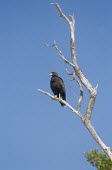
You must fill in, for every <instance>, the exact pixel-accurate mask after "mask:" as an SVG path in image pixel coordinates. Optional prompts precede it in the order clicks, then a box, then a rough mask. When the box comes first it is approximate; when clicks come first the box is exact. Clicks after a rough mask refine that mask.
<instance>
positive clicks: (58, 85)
mask: <svg viewBox="0 0 112 170" xmlns="http://www.w3.org/2000/svg"><path fill="white" fill-rule="evenodd" d="M49 75H50V76H52V77H51V81H50V86H51V89H52V91H53V93H54V95H56V97H58V98H61V99H63V100H65V101H66V90H65V85H64V82H63V80H62V79H61V78H60V77H59V76H58V74H57V73H55V72H51V73H50V74H49ZM60 104H61V106H65V105H64V104H63V103H62V102H60Z"/></svg>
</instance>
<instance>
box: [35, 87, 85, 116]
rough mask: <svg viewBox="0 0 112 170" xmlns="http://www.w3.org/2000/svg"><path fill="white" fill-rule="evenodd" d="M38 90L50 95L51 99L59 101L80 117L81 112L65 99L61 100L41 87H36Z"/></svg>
mask: <svg viewBox="0 0 112 170" xmlns="http://www.w3.org/2000/svg"><path fill="white" fill-rule="evenodd" d="M37 90H38V91H39V92H41V93H43V94H45V95H47V96H49V97H51V99H53V100H58V101H61V102H62V103H63V104H65V105H66V106H67V107H68V108H69V109H70V110H71V111H72V112H74V113H75V114H76V115H78V116H79V117H80V118H81V117H82V114H81V113H80V112H79V111H77V110H75V109H74V108H73V107H72V106H71V105H70V104H69V103H67V102H66V101H65V100H62V99H59V98H56V97H55V96H52V95H51V94H50V93H48V92H46V91H43V90H41V89H37Z"/></svg>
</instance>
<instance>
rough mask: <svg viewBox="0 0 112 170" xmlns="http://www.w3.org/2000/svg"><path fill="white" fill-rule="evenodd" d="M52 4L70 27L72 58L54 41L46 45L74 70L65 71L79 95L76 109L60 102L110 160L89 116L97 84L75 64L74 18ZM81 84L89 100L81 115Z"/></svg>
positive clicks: (111, 154)
mask: <svg viewBox="0 0 112 170" xmlns="http://www.w3.org/2000/svg"><path fill="white" fill-rule="evenodd" d="M52 5H55V7H56V8H57V10H58V12H59V14H60V17H62V18H63V19H64V20H65V21H66V22H67V23H68V26H69V28H70V50H71V58H72V62H70V61H68V60H67V59H66V58H65V56H64V54H63V53H62V52H61V50H60V49H59V48H58V46H57V44H56V42H54V44H53V45H47V44H46V45H47V46H48V47H55V49H56V50H57V51H58V54H59V56H60V57H61V58H62V60H63V61H64V62H65V63H67V64H69V65H70V66H71V67H72V68H73V70H74V72H73V73H69V72H68V71H67V70H66V71H67V73H68V74H69V75H73V79H74V80H75V81H76V82H77V83H78V85H79V89H80V96H79V99H78V107H77V109H74V108H73V107H72V106H71V105H70V104H69V103H67V102H66V101H64V100H62V99H60V100H61V102H62V103H64V104H65V105H66V106H67V107H68V108H69V109H70V110H71V111H72V112H73V113H75V114H76V115H78V116H79V117H80V119H81V121H82V122H83V124H84V125H85V126H86V128H87V129H88V131H89V132H90V134H91V135H92V136H93V138H94V139H95V141H96V142H97V143H98V144H99V146H100V147H101V148H102V150H103V151H104V152H105V153H106V154H107V156H108V157H109V158H110V160H111V161H112V152H111V149H110V147H107V146H106V145H105V144H104V142H103V141H102V140H101V138H100V137H99V136H98V134H97V132H96V131H95V129H94V127H93V126H92V124H91V121H90V120H91V116H92V110H93V107H94V103H95V100H96V96H97V88H98V85H96V87H93V85H92V84H91V83H90V82H89V80H88V79H87V78H86V77H85V75H84V73H83V72H82V71H81V69H80V67H79V66H78V64H77V57H76V46H75V19H74V16H71V15H69V17H67V16H66V15H65V14H64V13H63V12H62V10H61V8H60V6H59V5H58V4H57V3H52ZM82 85H84V86H85V87H86V89H87V90H88V92H89V95H90V97H89V101H88V104H87V108H86V113H85V114H84V115H83V114H82V113H81V102H82V98H83V89H82ZM38 91H39V92H41V93H43V94H45V95H47V96H49V97H51V98H52V99H54V100H58V99H57V98H54V96H52V95H51V94H50V93H48V92H45V91H43V90H40V89H38Z"/></svg>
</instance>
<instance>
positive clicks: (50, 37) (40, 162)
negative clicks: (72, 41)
mask: <svg viewBox="0 0 112 170" xmlns="http://www.w3.org/2000/svg"><path fill="white" fill-rule="evenodd" d="M51 2H52V1H49V0H41V1H37V0H10V1H9V0H1V1H0V80H1V81H0V169H1V170H20V169H21V170H45V169H46V170H74V169H83V170H90V169H94V168H93V167H92V166H91V165H89V164H87V162H86V159H85V157H84V155H83V153H84V152H86V151H90V150H91V149H93V148H98V149H99V150H100V148H99V146H98V145H97V143H96V142H95V141H94V139H93V138H92V136H91V135H90V134H89V132H88V131H87V129H86V128H85V127H84V125H83V124H82V122H81V121H80V119H79V118H78V117H77V116H76V115H74V114H73V113H72V112H71V111H70V110H69V109H68V108H62V107H61V106H60V104H59V103H58V102H56V101H52V100H51V99H50V98H48V97H47V96H45V95H43V94H41V93H39V92H38V91H37V88H41V89H43V90H46V91H48V92H50V93H51V94H52V92H51V89H50V86H49V82H50V77H49V73H50V72H51V71H56V72H57V73H58V74H59V75H60V76H61V77H62V78H63V80H64V82H65V85H66V91H67V101H68V102H69V103H70V104H71V105H72V106H74V107H75V108H77V100H78V96H79V89H78V85H77V83H76V82H75V81H69V80H68V78H69V76H68V75H67V74H66V72H65V69H66V68H67V69H68V70H69V71H72V68H70V67H69V66H68V65H67V64H65V63H64V62H63V61H62V59H61V58H60V57H59V56H58V55H57V52H56V51H55V49H53V48H48V47H46V46H45V45H44V43H49V44H52V43H53V41H54V40H55V41H56V42H57V44H58V46H59V47H60V49H61V50H62V52H63V53H64V55H65V57H66V58H67V59H69V60H71V56H70V46H69V27H68V25H67V23H66V22H65V21H64V20H63V19H62V18H60V17H59V14H58V12H57V10H56V8H55V7H54V6H53V5H50V3H51ZM57 2H58V3H59V5H60V6H61V8H62V9H63V12H64V13H65V14H66V15H69V14H71V15H72V14H74V15H75V19H76V48H77V60H78V64H79V66H80V67H81V69H82V70H83V72H84V74H85V75H86V76H87V78H88V79H89V80H90V82H91V83H92V84H93V85H94V86H96V84H97V83H98V84H99V87H98V95H97V100H96V103H95V107H94V110H93V115H92V119H91V121H92V124H93V125H94V127H95V129H96V130H97V132H98V134H99V135H100V137H101V138H102V139H103V141H104V142H105V143H106V145H107V146H110V147H112V113H111V104H112V1H111V0H108V1H104V0H103V1H101V0H99V1H97V0H94V1H90V0H84V1H82V0H65V1H61V0H57ZM87 101H88V93H87V91H86V89H85V88H84V99H83V103H82V113H83V114H84V113H85V109H86V105H87Z"/></svg>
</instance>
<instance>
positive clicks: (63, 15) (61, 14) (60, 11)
mask: <svg viewBox="0 0 112 170" xmlns="http://www.w3.org/2000/svg"><path fill="white" fill-rule="evenodd" d="M51 5H55V6H56V8H57V10H58V11H59V14H60V17H63V18H64V19H65V20H66V21H67V23H68V24H69V25H70V20H69V19H68V18H67V16H66V15H65V14H63V12H62V10H61V8H60V6H59V5H58V4H57V3H51Z"/></svg>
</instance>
